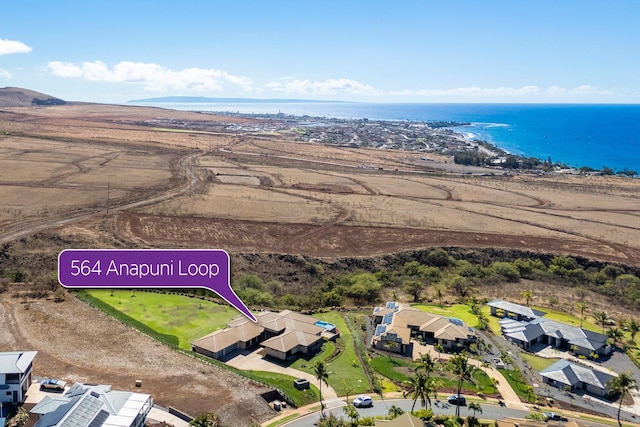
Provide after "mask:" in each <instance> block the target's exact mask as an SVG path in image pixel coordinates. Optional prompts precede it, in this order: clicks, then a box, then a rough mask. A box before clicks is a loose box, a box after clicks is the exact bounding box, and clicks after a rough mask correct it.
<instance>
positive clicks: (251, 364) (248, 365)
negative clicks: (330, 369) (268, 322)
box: [226, 349, 342, 407]
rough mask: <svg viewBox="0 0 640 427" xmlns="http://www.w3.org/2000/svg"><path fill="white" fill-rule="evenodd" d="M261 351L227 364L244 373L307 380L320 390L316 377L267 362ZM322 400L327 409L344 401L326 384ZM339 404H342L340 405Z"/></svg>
mask: <svg viewBox="0 0 640 427" xmlns="http://www.w3.org/2000/svg"><path fill="white" fill-rule="evenodd" d="M261 351H262V349H258V350H256V351H254V352H253V353H248V354H238V355H237V356H235V357H234V358H233V359H230V360H229V361H227V362H226V363H227V365H229V366H233V367H234V368H238V369H241V370H243V371H267V372H276V373H278V374H284V375H289V376H292V377H294V378H305V379H307V380H309V382H310V383H311V384H314V385H315V386H316V387H318V388H320V386H319V381H318V380H317V379H316V377H315V376H314V375H312V374H309V373H307V372H303V371H299V370H298V369H293V368H288V367H286V366H281V365H278V364H277V363H273V362H270V361H268V360H265V359H264V357H263V356H262V355H261V354H260V352H261ZM322 398H323V401H324V403H325V405H326V406H327V407H334V406H340V405H342V401H340V400H339V399H338V395H337V394H336V391H335V390H334V389H333V388H332V387H331V386H329V385H327V384H324V383H323V384H322ZM337 402H340V403H339V404H338V403H337Z"/></svg>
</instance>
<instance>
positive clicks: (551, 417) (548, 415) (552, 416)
mask: <svg viewBox="0 0 640 427" xmlns="http://www.w3.org/2000/svg"><path fill="white" fill-rule="evenodd" d="M543 415H544V420H545V421H567V417H563V416H562V415H560V414H556V413H555V412H545V413H544V414H543Z"/></svg>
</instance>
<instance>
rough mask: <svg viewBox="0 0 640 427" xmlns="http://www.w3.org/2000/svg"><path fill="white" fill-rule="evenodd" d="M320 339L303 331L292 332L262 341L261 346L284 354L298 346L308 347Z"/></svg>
mask: <svg viewBox="0 0 640 427" xmlns="http://www.w3.org/2000/svg"><path fill="white" fill-rule="evenodd" d="M321 339H322V337H321V336H319V335H313V334H308V333H306V332H303V331H295V330H293V331H289V332H285V333H284V334H282V335H278V336H275V337H273V338H269V339H268V340H266V341H264V342H263V343H262V345H263V346H264V347H266V348H271V349H274V350H277V351H281V352H283V353H286V352H287V351H289V350H293V349H294V348H295V347H297V346H298V345H303V346H305V347H309V346H311V345H313V344H315V343H316V342H318V341H319V340H321Z"/></svg>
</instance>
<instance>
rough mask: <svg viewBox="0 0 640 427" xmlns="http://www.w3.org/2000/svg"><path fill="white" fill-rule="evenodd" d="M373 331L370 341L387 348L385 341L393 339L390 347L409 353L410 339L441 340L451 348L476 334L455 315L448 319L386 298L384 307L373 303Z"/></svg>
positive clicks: (443, 344) (399, 351) (466, 341)
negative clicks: (375, 305) (392, 345)
mask: <svg viewBox="0 0 640 427" xmlns="http://www.w3.org/2000/svg"><path fill="white" fill-rule="evenodd" d="M373 324H374V326H375V331H374V334H373V337H372V339H371V345H372V346H373V347H375V348H378V349H381V350H382V349H384V350H386V349H388V347H389V346H388V342H389V341H395V342H396V343H397V345H396V346H394V348H392V350H393V351H395V352H397V353H400V354H405V355H411V353H412V351H413V344H412V342H411V341H412V339H420V340H422V341H424V342H426V343H432V344H441V345H442V346H443V347H445V348H449V349H455V348H458V347H462V346H467V345H468V344H470V343H471V342H473V341H475V339H476V334H475V332H473V330H472V329H470V328H469V327H467V326H465V325H464V323H462V321H460V320H459V319H449V318H446V317H442V316H438V315H435V314H431V313H425V312H423V311H421V310H419V309H417V308H413V307H410V306H407V305H403V304H399V303H397V302H388V303H387V305H386V306H385V307H376V308H375V309H374V312H373Z"/></svg>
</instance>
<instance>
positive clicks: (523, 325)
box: [500, 317, 611, 356]
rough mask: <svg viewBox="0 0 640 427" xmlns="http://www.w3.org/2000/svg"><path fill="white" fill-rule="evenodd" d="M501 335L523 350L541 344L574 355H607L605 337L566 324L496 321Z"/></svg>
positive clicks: (537, 320)
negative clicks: (567, 351) (498, 323)
mask: <svg viewBox="0 0 640 427" xmlns="http://www.w3.org/2000/svg"><path fill="white" fill-rule="evenodd" d="M500 328H501V329H502V335H503V336H504V337H505V338H506V339H508V340H509V341H512V342H514V343H516V344H518V345H519V346H520V347H522V348H524V349H528V348H530V347H531V346H532V345H534V344H537V343H541V344H546V345H550V346H552V347H555V348H559V349H564V350H572V351H573V352H574V353H576V354H579V355H583V356H590V355H591V354H592V353H595V354H597V355H598V356H606V355H608V354H610V353H611V346H610V345H608V344H607V336H606V335H603V334H600V333H598V332H593V331H589V330H586V329H583V328H579V327H576V326H571V325H567V324H566V323H562V322H558V321H555V320H550V319H546V318H543V317H539V318H536V319H533V320H531V321H528V322H526V321H522V322H519V321H516V320H512V319H506V318H505V319H502V320H500Z"/></svg>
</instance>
